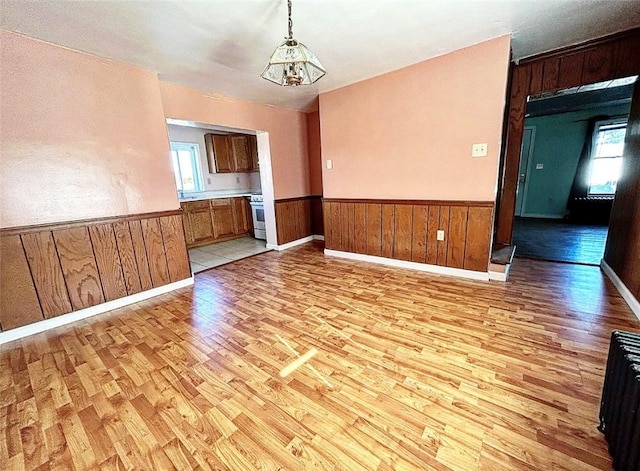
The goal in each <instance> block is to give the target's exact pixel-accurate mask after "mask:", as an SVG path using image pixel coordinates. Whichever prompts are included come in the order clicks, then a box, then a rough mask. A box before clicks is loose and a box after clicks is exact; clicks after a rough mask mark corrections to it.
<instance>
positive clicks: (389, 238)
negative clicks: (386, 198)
mask: <svg viewBox="0 0 640 471" xmlns="http://www.w3.org/2000/svg"><path fill="white" fill-rule="evenodd" d="M394 212H395V205H393V204H383V205H382V208H381V221H382V228H381V234H382V256H383V257H385V258H393V244H394V240H395V234H394V232H395V227H394V223H395V221H394V218H395V216H394Z"/></svg>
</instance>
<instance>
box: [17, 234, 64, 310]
mask: <svg viewBox="0 0 640 471" xmlns="http://www.w3.org/2000/svg"><path fill="white" fill-rule="evenodd" d="M20 238H21V240H22V245H23V247H24V252H25V254H26V255H27V261H28V262H29V270H30V271H31V277H32V278H33V282H34V284H35V287H36V292H37V293H38V299H39V300H40V307H41V309H42V313H43V314H44V317H45V318H46V319H49V318H50V317H55V316H58V315H60V314H64V313H66V312H71V310H72V309H73V308H72V306H71V300H70V299H69V292H68V290H67V286H66V284H65V281H64V275H63V274H62V267H61V266H60V260H59V258H58V253H57V251H56V246H55V243H54V241H53V235H52V234H51V232H50V231H45V232H35V233H29V234H23V235H22V236H21V237H20ZM5 286H6V285H5Z"/></svg>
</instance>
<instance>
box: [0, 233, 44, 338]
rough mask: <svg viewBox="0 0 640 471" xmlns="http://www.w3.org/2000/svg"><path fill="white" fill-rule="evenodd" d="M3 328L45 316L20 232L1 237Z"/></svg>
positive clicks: (0, 321)
mask: <svg viewBox="0 0 640 471" xmlns="http://www.w3.org/2000/svg"><path fill="white" fill-rule="evenodd" d="M0 260H1V261H2V264H1V265H0V331H1V330H7V329H13V328H15V327H21V326H23V325H26V324H31V323H32V322H37V321H40V320H42V319H44V316H43V314H42V309H41V308H40V302H39V301H38V295H37V293H36V288H35V286H34V284H33V279H32V278H31V273H30V272H29V264H28V262H27V257H26V255H25V253H24V249H23V248H22V241H21V240H20V236H19V235H12V236H8V237H1V238H0Z"/></svg>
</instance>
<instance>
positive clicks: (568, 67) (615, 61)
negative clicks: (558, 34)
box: [495, 28, 640, 245]
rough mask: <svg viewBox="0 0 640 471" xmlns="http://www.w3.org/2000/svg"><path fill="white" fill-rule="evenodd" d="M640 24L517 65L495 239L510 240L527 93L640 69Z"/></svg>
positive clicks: (513, 72) (499, 240) (513, 78)
mask: <svg viewBox="0 0 640 471" xmlns="http://www.w3.org/2000/svg"><path fill="white" fill-rule="evenodd" d="M638 51H640V29H639V28H636V29H633V30H629V31H626V32H624V33H619V34H616V35H613V36H610V37H607V38H603V39H600V40H597V41H591V42H588V43H585V44H581V45H577V46H571V47H569V48H564V49H560V50H558V51H554V52H551V53H547V54H543V55H540V56H537V57H532V58H530V59H525V60H522V61H521V62H520V64H518V65H514V66H513V67H512V76H511V93H510V95H509V114H508V121H507V136H506V144H505V145H504V152H505V154H504V156H503V162H504V165H503V166H502V169H503V170H502V172H503V178H501V179H500V181H501V182H502V185H501V188H500V191H499V198H498V201H499V202H498V214H497V221H496V224H497V226H496V237H495V242H496V243H498V244H504V245H509V244H511V239H512V236H513V220H514V213H515V203H516V188H517V184H518V169H519V165H520V148H521V146H522V134H523V130H524V118H525V116H524V115H525V111H526V103H527V96H528V95H533V94H536V93H540V92H543V91H551V90H556V89H561V88H567V87H575V86H579V85H585V84H590V83H596V82H602V81H604V80H611V79H615V78H623V77H628V76H630V75H637V74H640V53H639V52H638Z"/></svg>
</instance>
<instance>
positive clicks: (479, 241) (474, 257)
mask: <svg viewBox="0 0 640 471" xmlns="http://www.w3.org/2000/svg"><path fill="white" fill-rule="evenodd" d="M492 228H493V208H491V207H488V208H482V207H469V215H468V217H467V234H466V239H465V240H466V243H465V251H464V269H465V270H474V271H484V270H486V269H487V260H488V259H489V257H490V255H491V253H490V252H491V250H490V248H491V230H492Z"/></svg>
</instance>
